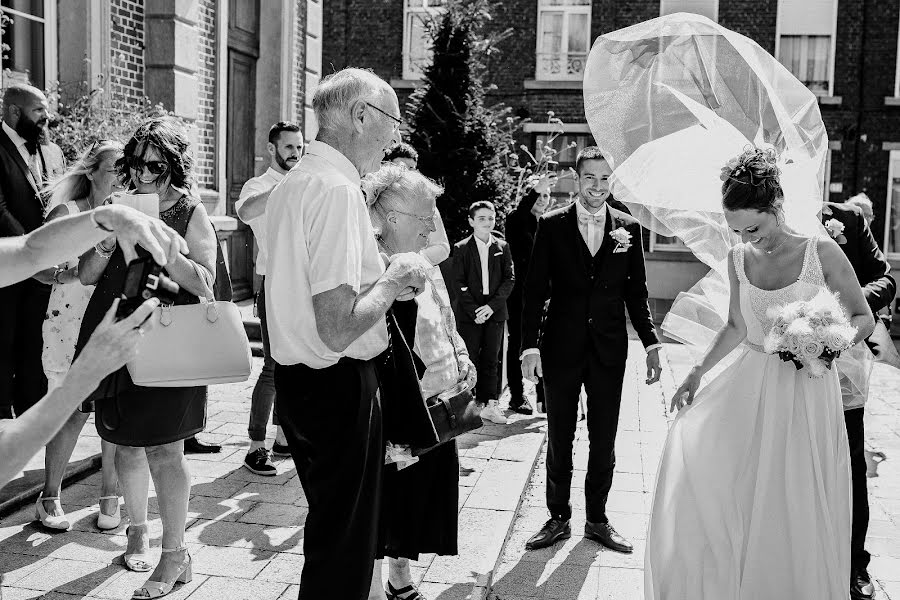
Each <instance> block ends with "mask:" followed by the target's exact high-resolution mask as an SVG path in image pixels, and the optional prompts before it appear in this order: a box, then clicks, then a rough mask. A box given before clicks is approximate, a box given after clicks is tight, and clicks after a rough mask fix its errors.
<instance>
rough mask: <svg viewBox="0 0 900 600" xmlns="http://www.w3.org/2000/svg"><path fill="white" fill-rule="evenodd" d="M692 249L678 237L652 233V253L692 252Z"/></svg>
mask: <svg viewBox="0 0 900 600" xmlns="http://www.w3.org/2000/svg"><path fill="white" fill-rule="evenodd" d="M690 251H691V249H690V248H688V247H687V246H685V245H684V242H682V241H681V240H680V239H679V238H677V237H674V236H673V237H669V236H665V235H660V234H658V233H656V232H655V231H652V230H651V231H650V252H690Z"/></svg>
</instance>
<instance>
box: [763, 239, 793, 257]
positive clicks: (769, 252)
mask: <svg viewBox="0 0 900 600" xmlns="http://www.w3.org/2000/svg"><path fill="white" fill-rule="evenodd" d="M786 241H788V236H784V239H783V240H781V243H780V244H778V245H777V246H775V247H774V248H770V249H769V250H763V252H765V253H766V254H772V253H773V252H775V251H776V250H778V249H779V248H781V247H782V246H784V243H785V242H786Z"/></svg>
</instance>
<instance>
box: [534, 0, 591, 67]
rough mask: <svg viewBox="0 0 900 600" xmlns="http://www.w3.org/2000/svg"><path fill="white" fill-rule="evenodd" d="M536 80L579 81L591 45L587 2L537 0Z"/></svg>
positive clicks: (589, 5)
mask: <svg viewBox="0 0 900 600" xmlns="http://www.w3.org/2000/svg"><path fill="white" fill-rule="evenodd" d="M537 33H538V35H537V38H538V40H537V72H536V75H535V78H536V79H538V80H548V79H562V80H574V81H581V79H582V77H583V75H584V67H585V64H586V63H587V56H588V51H589V50H590V46H591V2H590V0H539V1H538V32H537Z"/></svg>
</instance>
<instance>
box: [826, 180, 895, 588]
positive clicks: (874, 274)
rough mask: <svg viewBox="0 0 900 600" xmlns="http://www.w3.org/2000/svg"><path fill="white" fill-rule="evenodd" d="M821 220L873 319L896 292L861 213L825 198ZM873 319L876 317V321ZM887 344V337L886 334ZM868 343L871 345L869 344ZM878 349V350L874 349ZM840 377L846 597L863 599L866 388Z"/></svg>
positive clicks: (868, 585)
mask: <svg viewBox="0 0 900 600" xmlns="http://www.w3.org/2000/svg"><path fill="white" fill-rule="evenodd" d="M866 199H868V198H866ZM822 224H823V225H824V226H825V229H826V230H827V231H828V234H829V235H830V236H831V237H832V239H834V241H836V242H837V243H838V245H839V246H840V247H841V250H843V251H844V254H845V255H846V256H847V259H848V260H849V261H850V264H851V265H853V270H854V272H855V273H856V277H857V279H858V280H859V285H860V286H861V287H862V290H863V295H864V296H865V297H866V301H867V302H868V303H869V308H871V309H872V314H873V315H875V316H876V317H878V313H879V311H881V310H882V309H884V308H885V307H889V306H890V304H891V301H892V300H893V299H894V295H895V294H896V291H897V286H896V283H895V282H894V279H893V277H891V276H890V275H889V273H890V270H891V267H890V265H889V264H888V262H887V260H886V259H885V257H884V254H883V253H882V252H881V250H880V249H879V248H878V244H877V243H876V242H875V238H874V236H873V235H872V231H871V230H870V229H869V225H868V223H867V219H866V215H865V213H864V211H863V210H861V209H860V207H859V206H856V205H854V203H851V202H850V201H848V202H847V203H846V204H837V203H834V202H826V203H825V204H824V205H823V206H822ZM876 322H877V321H876ZM882 323H884V324H885V326H886V327H887V328H888V329H889V328H890V316H882ZM874 337H875V336H873V338H874ZM886 339H887V340H888V343H890V342H889V339H890V338H886ZM870 347H872V344H870ZM873 350H874V351H876V352H877V348H873ZM845 383H846V382H845V380H844V378H843V377H842V378H841V393H842V398H843V401H844V423H845V424H846V426H847V441H848V442H849V443H850V472H851V480H852V489H853V525H852V528H851V535H850V597H851V598H853V600H868V599H869V598H873V597H874V596H875V587H874V586H873V585H872V580H871V578H870V577H869V572H868V566H869V558H870V556H869V553H868V552H867V551H866V549H865V544H866V531H867V530H868V528H869V499H868V490H867V489H866V453H865V429H864V427H863V417H864V413H865V402H866V395H867V392H868V390H867V389H866V390H862V391H858V390H853V389H850V388H851V387H852V386H849V385H845Z"/></svg>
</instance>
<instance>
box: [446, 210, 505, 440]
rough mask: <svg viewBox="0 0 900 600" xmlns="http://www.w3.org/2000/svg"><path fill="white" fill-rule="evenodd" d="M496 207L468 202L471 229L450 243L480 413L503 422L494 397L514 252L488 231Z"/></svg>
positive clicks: (459, 316)
mask: <svg viewBox="0 0 900 600" xmlns="http://www.w3.org/2000/svg"><path fill="white" fill-rule="evenodd" d="M495 222H496V211H495V210H494V205H493V204H491V203H490V202H485V201H481V202H475V203H474V204H472V206H470V207H469V225H470V226H471V227H472V235H471V236H469V237H467V238H466V239H464V240H462V241H460V242H457V244H456V245H455V246H454V249H453V253H454V260H455V275H456V295H457V300H456V320H457V328H458V329H459V334H460V335H461V336H462V338H463V340H464V341H465V343H466V349H468V351H469V356H470V357H471V358H472V362H474V363H475V366H476V367H477V368H478V384H477V387H476V390H475V397H476V398H477V399H478V401H479V402H483V403H484V404H485V408H484V410H483V411H482V413H481V417H482V418H483V419H487V420H489V421H493V422H494V423H502V424H505V423H506V417H505V416H504V415H503V413H502V412H501V411H500V407H499V403H498V401H497V398H496V396H497V389H498V385H497V379H498V374H499V371H498V357H499V355H500V348H501V346H502V344H503V327H504V325H505V323H506V320H507V319H508V318H509V313H508V311H507V308H506V299H507V298H508V297H509V294H510V293H511V292H512V289H513V284H514V282H515V276H514V274H513V260H512V253H511V252H510V250H509V246H508V245H507V243H506V242H505V241H503V240H500V239H497V238H495V237H494V236H493V235H491V231H492V230H493V229H494V224H495Z"/></svg>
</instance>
